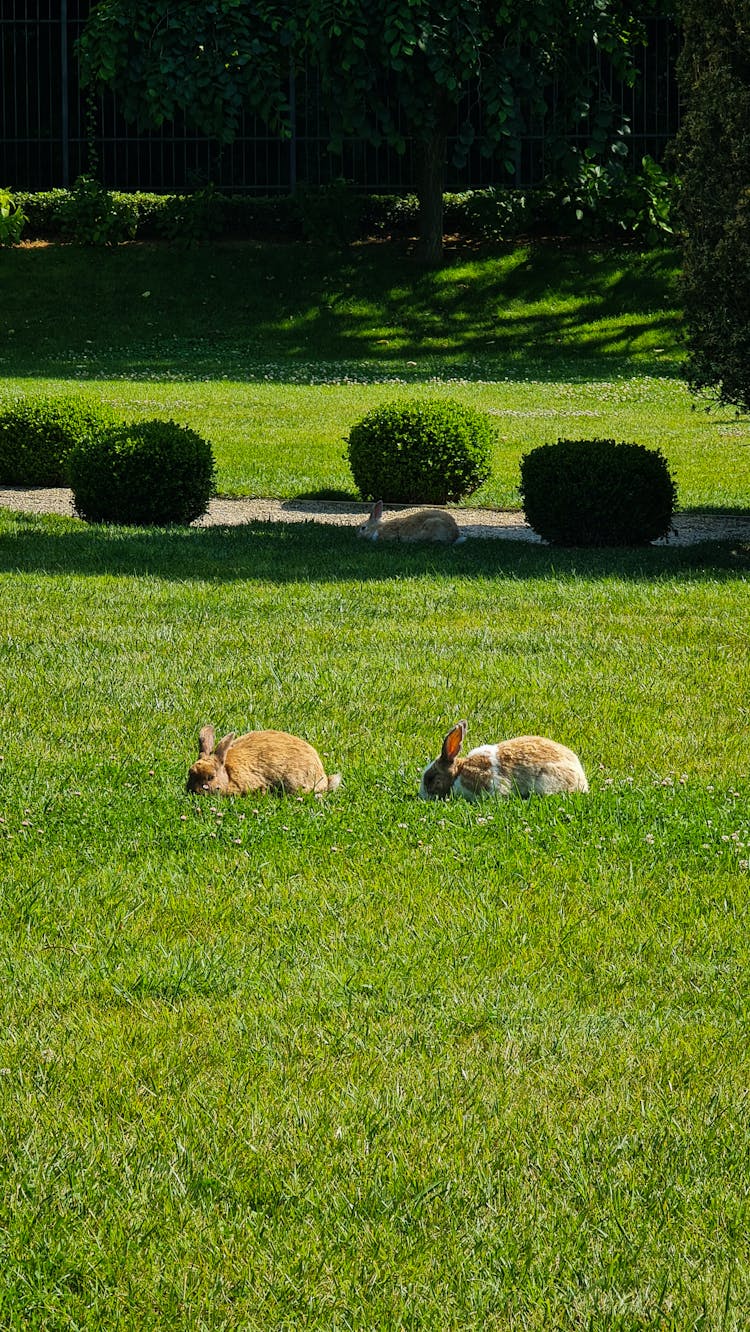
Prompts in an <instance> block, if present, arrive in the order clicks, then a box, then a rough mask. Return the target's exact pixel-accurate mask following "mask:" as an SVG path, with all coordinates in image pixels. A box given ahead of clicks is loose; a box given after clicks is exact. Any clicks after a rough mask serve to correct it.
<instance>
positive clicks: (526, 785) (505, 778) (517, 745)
mask: <svg viewBox="0 0 750 1332" xmlns="http://www.w3.org/2000/svg"><path fill="white" fill-rule="evenodd" d="M466 727H467V723H466V722H465V721H461V722H458V723H457V725H456V726H453V727H452V728H451V730H450V731H449V732H448V734H447V735H446V737H445V740H444V741H443V748H442V750H441V752H440V757H439V758H436V759H435V761H434V763H431V764H430V765H429V767H428V768H426V769H425V771H424V773H423V774H422V784H421V786H420V788H419V794H420V796H421V797H422V799H423V800H441V799H445V797H446V796H449V795H454V796H463V798H464V800H479V799H481V797H482V796H486V795H497V796H508V795H520V796H529V795H532V794H534V795H561V794H564V793H566V792H569V791H588V789H589V784H588V782H587V781H586V774H585V772H584V771H583V768H582V767H581V762H580V759H579V758H578V756H577V755H576V754H574V753H573V751H572V749H566V748H565V745H558V743H557V741H555V740H547V739H545V738H544V736H541V735H519V736H517V737H516V739H514V740H501V741H500V742H499V744H496V745H480V746H479V748H478V749H472V750H471V751H470V752H469V753H468V754H467V755H466V756H465V757H464V758H461V757H460V750H461V746H462V744H463V742H464V736H465V735H466Z"/></svg>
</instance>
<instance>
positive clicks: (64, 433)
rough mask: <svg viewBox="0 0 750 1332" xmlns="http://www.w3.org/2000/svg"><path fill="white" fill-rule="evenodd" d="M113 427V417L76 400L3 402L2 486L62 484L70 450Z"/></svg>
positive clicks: (0, 409) (0, 404)
mask: <svg viewBox="0 0 750 1332" xmlns="http://www.w3.org/2000/svg"><path fill="white" fill-rule="evenodd" d="M111 424H112V416H111V415H110V414H109V413H108V412H106V411H104V410H103V409H102V408H100V407H97V406H96V405H95V404H93V403H85V402H79V401H77V400H76V399H75V398H58V399H47V398H37V397H27V398H12V399H10V400H7V401H5V402H0V484H2V485H6V486H62V485H66V484H67V481H68V469H67V460H68V455H69V454H70V451H71V449H72V448H73V447H74V446H75V445H76V444H79V443H80V442H81V441H82V440H84V439H87V438H88V437H89V436H90V435H92V434H96V433H97V432H98V431H99V430H102V429H105V428H106V427H107V426H108V425H111Z"/></svg>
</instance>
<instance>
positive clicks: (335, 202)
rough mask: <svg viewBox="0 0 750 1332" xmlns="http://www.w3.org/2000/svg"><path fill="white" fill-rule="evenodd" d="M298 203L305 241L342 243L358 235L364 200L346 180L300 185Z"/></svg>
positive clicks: (347, 243) (321, 243)
mask: <svg viewBox="0 0 750 1332" xmlns="http://www.w3.org/2000/svg"><path fill="white" fill-rule="evenodd" d="M297 203H298V205H299V211H300V216H301V219H302V231H303V234H304V236H305V238H306V240H312V241H315V242H317V243H318V244H320V245H334V246H345V245H350V244H351V242H352V241H353V240H356V238H357V236H359V235H360V234H361V231H362V219H363V216H364V212H365V208H364V200H363V199H362V197H361V195H358V194H357V193H356V192H355V191H354V189H353V188H352V186H351V184H350V183H349V182H348V181H346V180H343V179H340V180H332V181H330V183H329V184H327V185H319V186H315V187H311V186H303V185H300V186H299V188H298V190H297Z"/></svg>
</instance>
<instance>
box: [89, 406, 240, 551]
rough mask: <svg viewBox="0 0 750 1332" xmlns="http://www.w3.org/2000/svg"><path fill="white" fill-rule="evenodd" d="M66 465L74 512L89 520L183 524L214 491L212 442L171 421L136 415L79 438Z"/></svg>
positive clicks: (203, 509)
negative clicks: (138, 418) (129, 420)
mask: <svg viewBox="0 0 750 1332" xmlns="http://www.w3.org/2000/svg"><path fill="white" fill-rule="evenodd" d="M69 469H70V484H71V486H72V489H73V501H74V504H75V510H76V513H77V514H78V515H79V517H81V518H85V519H86V520H87V522H91V523H122V524H133V525H136V526H159V527H164V526H169V525H170V524H173V523H179V524H183V525H186V524H188V523H191V522H192V521H193V519H195V518H200V517H201V515H202V514H204V513H205V512H206V509H207V508H208V503H209V500H210V498H211V496H212V495H213V494H214V493H215V465H214V459H213V451H212V449H211V445H210V444H209V443H208V441H207V440H205V439H203V438H202V437H201V436H200V435H198V434H196V432H195V431H194V430H190V429H189V428H188V427H187V426H180V425H177V424H176V422H174V421H159V420H157V421H136V422H133V423H131V424H130V425H121V426H114V427H112V428H111V429H109V430H105V431H102V432H101V433H100V434H98V435H95V436H91V437H89V438H88V439H86V440H82V441H81V443H80V444H78V445H77V446H76V447H75V448H74V449H73V450H72V452H71V454H70V458H69Z"/></svg>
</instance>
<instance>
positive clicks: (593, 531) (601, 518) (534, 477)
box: [520, 439, 677, 546]
mask: <svg viewBox="0 0 750 1332" xmlns="http://www.w3.org/2000/svg"><path fill="white" fill-rule="evenodd" d="M520 490H521V498H522V501H523V507H524V512H525V515H526V520H527V522H528V523H529V525H530V527H532V528H533V530H534V531H535V532H536V533H537V534H538V535H539V536H541V537H543V538H544V540H545V541H550V542H553V543H554V544H556V545H561V546H642V545H646V544H647V543H648V542H650V541H656V540H658V538H659V537H664V536H666V535H667V534H668V533H669V531H670V529H671V526H672V515H673V513H674V508H675V503H676V499H677V491H676V487H675V483H674V481H673V479H672V476H671V474H670V472H669V468H668V466H667V463H666V459H665V458H664V456H663V454H662V453H661V451H660V450H659V449H647V448H645V447H644V445H642V444H627V443H621V444H618V443H616V442H615V440H613V439H559V440H558V441H557V443H556V444H543V445H542V446H541V447H540V448H538V449H532V450H531V452H530V453H526V454H524V456H523V458H522V459H521V485H520Z"/></svg>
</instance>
